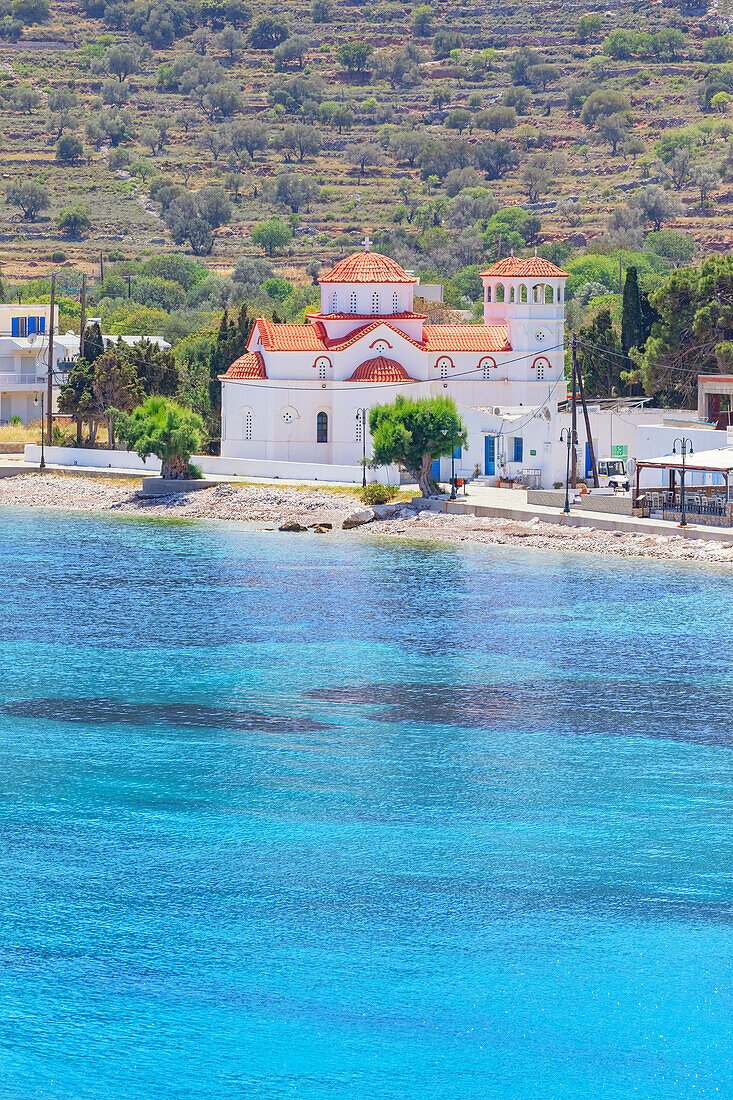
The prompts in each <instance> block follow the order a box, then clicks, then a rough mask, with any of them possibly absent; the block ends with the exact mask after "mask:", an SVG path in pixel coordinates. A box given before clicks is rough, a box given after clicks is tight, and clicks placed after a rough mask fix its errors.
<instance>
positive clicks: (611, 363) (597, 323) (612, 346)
mask: <svg viewBox="0 0 733 1100" xmlns="http://www.w3.org/2000/svg"><path fill="white" fill-rule="evenodd" d="M578 336H579V338H580V339H579V346H578V366H579V367H580V371H581V373H582V376H583V384H584V386H585V389H586V392H587V393H588V395H589V396H591V397H619V396H620V395H621V394H622V393H623V392H624V387H625V378H624V373H623V372H624V370H625V368H626V366H627V365H628V364H625V362H624V359H623V357H622V355H621V354H620V353H621V342H620V340H619V336H618V332H617V330H616V328H615V326H614V324H613V320H612V318H611V311H610V309H608V308H607V307H605V306H604V307H603V308H601V309H599V310H598V312H597V313H596V315H595V316H594V317H593V318H592V319H591V321H590V322H589V323H588V324H587V325H584V326H582V327H581V328H580V329H579V331H578ZM588 344H592V345H593V347H587V346H586V345H588ZM600 348H602V349H606V350H605V352H604V351H601V350H598V349H600Z"/></svg>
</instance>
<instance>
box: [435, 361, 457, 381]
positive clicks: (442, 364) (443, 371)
mask: <svg viewBox="0 0 733 1100" xmlns="http://www.w3.org/2000/svg"><path fill="white" fill-rule="evenodd" d="M435 365H436V367H437V368H438V370H439V372H440V377H441V378H447V377H448V371H449V370H450V368H451V367H452V366H453V363H452V362H451V361H450V359H449V358H448V356H447V355H442V356H441V357H440V359H439V360H438V362H437V363H436V364H435Z"/></svg>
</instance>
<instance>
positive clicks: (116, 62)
mask: <svg viewBox="0 0 733 1100" xmlns="http://www.w3.org/2000/svg"><path fill="white" fill-rule="evenodd" d="M138 67H139V60H138V55H137V51H136V50H133V49H132V47H131V46H113V47H112V49H111V50H109V51H108V53H107V72H108V73H111V74H112V75H113V76H116V77H117V79H118V80H119V81H120V82H121V81H123V80H126V79H127V77H128V76H131V75H132V74H133V73H136V72H137V70H138Z"/></svg>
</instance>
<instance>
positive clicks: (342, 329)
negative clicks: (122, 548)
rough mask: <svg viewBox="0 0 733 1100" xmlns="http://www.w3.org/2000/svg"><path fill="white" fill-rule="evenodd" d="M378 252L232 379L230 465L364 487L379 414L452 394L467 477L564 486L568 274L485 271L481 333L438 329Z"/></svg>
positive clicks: (333, 275)
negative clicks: (373, 422) (535, 476)
mask: <svg viewBox="0 0 733 1100" xmlns="http://www.w3.org/2000/svg"><path fill="white" fill-rule="evenodd" d="M369 243H370V242H369V239H368V238H367V239H366V240H365V242H364V245H365V248H364V251H363V252H357V253H354V254H353V255H351V256H348V257H347V258H346V259H344V260H341V261H340V262H339V263H337V264H336V266H335V267H334V268H333V269H332V270H331V271H329V272H328V273H327V274H325V275H323V276H322V277H321V278H320V280H319V282H320V287H321V308H320V311H319V312H317V313H311V314H308V315H307V323H306V324H273V323H272V322H270V321H267V320H265V319H264V318H260V319H258V320H257V321H256V322H255V325H254V328H253V330H252V334H251V337H250V340H249V344H248V346H247V351H246V353H245V354H244V355H242V356H241V358H239V359H237V360H236V362H234V363H232V365H231V366H230V367H229V369H228V370H227V372H226V374H224V375H222V376H221V383H222V442H221V454H222V457H223V458H228V459H234V460H236V459H240V460H256V463H254V462H251V461H247V462H243V463H242V466H243V468H244V467H246V468H248V469H251V470H252V471H253V472H254V469H255V466H256V470H257V471H258V472H259V473H261V474H262V475H263V476H264V475H266V474H267V473H268V470H269V471H270V473H271V475H273V474H277V472H278V471H279V476H302V477H303V478H309V477H317V478H319V479H323V480H334V481H335V480H347V481H357V480H359V481H360V480H361V465H360V464H361V460H362V454H363V453H365V454H366V456H367V458H368V457H369V454H370V447H369V438H368V410H369V408H370V407H371V406H373V405H376V404H380V403H384V402H390V401H393V400H394V399H395V397H396V396H397V395H398V394H405V395H410V396H414V397H418V396H430V395H437V394H444V395H445V394H446V392H447V394H448V395H449V396H450V397H452V398H453V399H454V400H455V402H456V404H457V406H458V411H459V413H460V414H461V416H462V418H463V420H464V423H465V424H466V425H467V428H468V447H467V448H466V453H464V454H457V455H456V469H457V470H462V471H464V472H467V471H470V472H471V473H472V474H473V473H478V475H479V476H483V477H487V478H493V477H496V476H499V474H500V473H501V474H506V476H513V475H514V476H517V475H519V474H520V473H521V471H523V470H527V469H533V470H534V471H541V478H542V480H543V481H545V482H546V481H547V480H548V479H552V478H553V477H555V476H556V471H557V469H558V468H559V467H560V466H561V465H562V449H561V447H560V444H559V440H558V439H556V438H555V437H556V436H559V430H558V425H557V406H558V402H561V401H564V400H565V399H566V397H567V384H566V381H565V377H564V348H563V338H564V317H565V304H564V303H565V279H566V278H567V273H566V272H564V271H561V270H560V268H558V267H556V266H555V265H554V264H552V263H550V262H549V261H548V260H544V259H541V258H538V257H536V256H535V257H533V258H530V259H524V260H523V259H519V258H517V257H513V256H512V257H510V258H507V259H504V260H501V261H499V262H498V263H496V264H494V265H493V266H492V267H490V268H488V270H486V271H484V272H482V273H481V279H482V281H483V285H484V323H483V325H470V324H467V325H428V324H426V317H425V316H424V315H423V314H420V313H416V312H415V311H414V309H413V294H414V293H415V288H416V286H417V285H418V280H417V279H416V278H414V277H413V276H412V275H411V274H410V273H409V272H407V271H404V270H403V268H401V267H400V265H399V264H397V263H395V261H394V260H391V259H389V258H388V257H387V256H382V255H379V254H378V253H376V252H371V251H370V248H369ZM418 293H419V290H418ZM362 410H366V431H367V434H366V438H365V435H364V422H363V414H362ZM449 472H450V459H447V460H446V459H443V460H442V463H441V467H440V475H441V476H442V478H444V479H446V478H447V477H448V476H449ZM435 473H436V474H437V473H438V470H437V469H436V471H435ZM368 476H369V478H370V479H377V480H384V479H385V478H384V471H381V472H380V471H369V474H368Z"/></svg>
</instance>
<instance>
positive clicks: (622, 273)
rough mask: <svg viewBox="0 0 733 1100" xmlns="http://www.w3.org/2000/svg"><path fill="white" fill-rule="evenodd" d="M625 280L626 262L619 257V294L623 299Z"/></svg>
mask: <svg viewBox="0 0 733 1100" xmlns="http://www.w3.org/2000/svg"><path fill="white" fill-rule="evenodd" d="M623 278H624V262H623V260H622V259H621V257H620V256H619V258H618V292H619V294H620V295H621V297H622V298H623V295H624V287H623Z"/></svg>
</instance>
